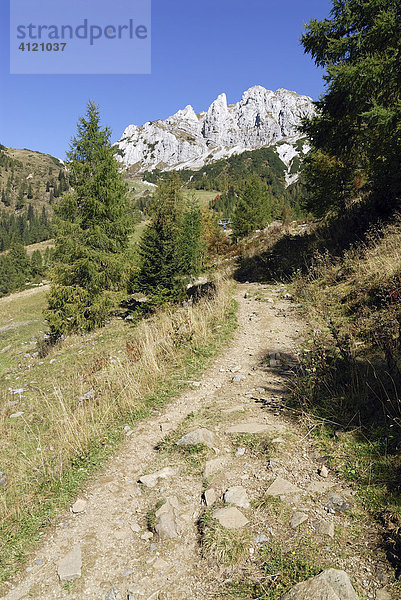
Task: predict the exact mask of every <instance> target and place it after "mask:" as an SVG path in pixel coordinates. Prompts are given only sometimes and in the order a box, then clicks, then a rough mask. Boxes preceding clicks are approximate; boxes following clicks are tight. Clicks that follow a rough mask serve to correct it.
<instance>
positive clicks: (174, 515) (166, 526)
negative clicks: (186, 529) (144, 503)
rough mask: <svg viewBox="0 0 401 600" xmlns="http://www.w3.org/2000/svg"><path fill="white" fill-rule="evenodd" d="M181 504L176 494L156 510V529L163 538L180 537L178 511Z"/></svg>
mask: <svg viewBox="0 0 401 600" xmlns="http://www.w3.org/2000/svg"><path fill="white" fill-rule="evenodd" d="M179 508H180V505H179V503H178V500H177V498H176V497H175V496H171V497H170V498H168V499H167V500H166V502H165V503H164V504H163V506H161V507H160V508H159V509H158V510H157V511H156V525H155V531H156V533H157V534H158V535H159V537H160V538H161V539H172V538H176V537H178V533H179V531H178V529H179V525H178V511H179Z"/></svg>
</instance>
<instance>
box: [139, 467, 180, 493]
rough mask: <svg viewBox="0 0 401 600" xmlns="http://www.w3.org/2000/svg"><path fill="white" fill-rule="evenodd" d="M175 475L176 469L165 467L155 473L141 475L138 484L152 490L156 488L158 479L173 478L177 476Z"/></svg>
mask: <svg viewBox="0 0 401 600" xmlns="http://www.w3.org/2000/svg"><path fill="white" fill-rule="evenodd" d="M177 473H178V470H177V469H174V468H173V467H165V468H164V469H162V470H161V471H157V472H156V473H151V474H150V475H142V477H140V478H139V483H142V484H143V485H144V486H146V487H149V488H153V487H155V486H156V484H157V482H158V481H159V479H169V477H173V476H174V475H177Z"/></svg>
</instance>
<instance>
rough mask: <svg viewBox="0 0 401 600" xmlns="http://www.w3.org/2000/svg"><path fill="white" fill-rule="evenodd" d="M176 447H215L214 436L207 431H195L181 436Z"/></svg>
mask: <svg viewBox="0 0 401 600" xmlns="http://www.w3.org/2000/svg"><path fill="white" fill-rule="evenodd" d="M177 444H178V446H195V445H196V444H205V446H208V447H209V448H214V447H215V445H216V441H215V437H214V434H213V433H212V432H211V431H209V430H208V429H202V428H201V429H195V431H190V432H189V433H187V434H185V435H183V436H182V438H181V439H179V440H178V442H177Z"/></svg>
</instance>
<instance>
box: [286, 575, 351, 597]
mask: <svg viewBox="0 0 401 600" xmlns="http://www.w3.org/2000/svg"><path fill="white" fill-rule="evenodd" d="M281 600H358V596H357V595H356V593H355V590H354V588H353V587H352V584H351V581H350V579H349V577H348V575H347V573H346V572H345V571H339V570H337V569H326V571H323V572H322V573H320V575H317V576H316V577H313V578H312V579H308V580H307V581H303V582H302V583H298V584H297V585H295V586H294V587H293V588H292V589H291V590H290V591H289V592H288V593H287V594H285V595H284V596H283V597H282V599H281Z"/></svg>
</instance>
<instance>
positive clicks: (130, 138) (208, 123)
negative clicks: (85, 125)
mask: <svg viewBox="0 0 401 600" xmlns="http://www.w3.org/2000/svg"><path fill="white" fill-rule="evenodd" d="M313 114H314V106H313V101H312V99H311V98H309V97H308V96H302V95H299V94H297V93H295V92H291V91H288V90H285V89H282V88H281V89H278V90H277V91H275V92H273V91H271V90H268V89H266V88H264V87H262V86H261V85H255V86H253V87H251V88H249V89H248V90H246V91H245V92H244V94H243V95H242V98H241V100H240V101H239V102H237V103H235V104H230V105H228V104H227V96H226V94H225V93H222V94H220V95H219V96H218V97H217V98H216V100H214V101H213V102H212V104H211V105H210V107H209V108H208V110H207V112H201V113H198V114H196V113H195V111H194V109H193V108H192V106H191V105H187V106H186V107H185V108H184V109H181V110H178V112H176V113H175V114H174V115H172V116H171V117H168V118H167V119H166V120H164V121H162V120H158V121H155V122H147V123H145V124H144V125H142V126H141V127H138V126H136V125H129V126H128V127H127V128H126V130H125V131H124V133H123V136H122V137H121V139H120V140H119V142H117V145H118V147H119V149H120V150H121V151H122V152H123V156H122V158H121V160H122V162H123V163H124V164H125V165H126V166H127V167H132V166H133V165H135V168H136V170H137V171H139V172H140V171H144V170H152V169H154V168H161V169H177V168H178V169H181V168H198V167H201V166H203V165H204V164H206V163H207V162H210V161H213V160H217V159H219V158H223V157H227V156H231V155H232V154H235V153H237V154H239V153H241V152H244V151H245V150H254V149H256V148H260V147H262V146H269V145H272V144H276V143H277V142H279V141H280V140H282V139H286V138H289V142H290V143H291V139H290V138H294V140H296V139H298V138H299V125H300V122H301V119H302V118H303V117H308V116H312V115H313Z"/></svg>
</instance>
